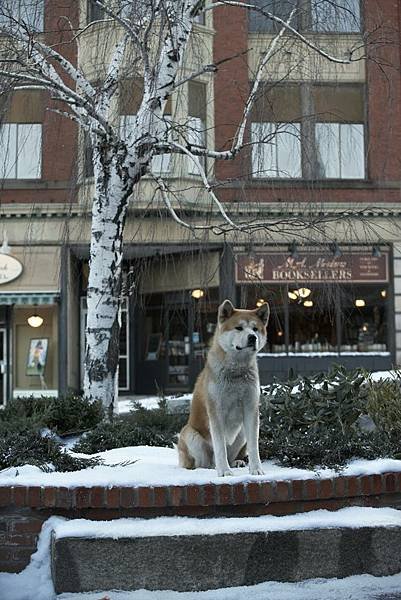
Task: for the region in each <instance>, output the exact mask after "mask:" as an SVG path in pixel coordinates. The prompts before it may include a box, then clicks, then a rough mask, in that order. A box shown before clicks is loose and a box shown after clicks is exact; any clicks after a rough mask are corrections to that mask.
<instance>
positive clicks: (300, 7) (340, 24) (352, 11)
mask: <svg viewBox="0 0 401 600" xmlns="http://www.w3.org/2000/svg"><path fill="white" fill-rule="evenodd" d="M251 1H252V4H254V5H255V6H257V7H259V8H261V9H263V10H265V11H266V12H270V13H273V14H274V15H275V16H277V17H280V18H281V19H283V21H287V20H288V18H289V16H290V14H291V12H292V11H293V10H294V9H295V12H294V15H293V18H292V22H291V25H292V27H294V29H298V30H299V31H308V30H312V31H316V32H324V33H353V32H358V31H360V28H361V15H360V0H336V1H335V2H334V1H333V0H251ZM248 22H249V25H248V26H249V31H250V32H252V33H275V32H277V31H279V30H280V27H281V26H280V24H279V23H275V22H274V21H272V20H271V19H269V18H268V17H265V16H264V15H262V14H261V13H260V12H258V11H253V10H250V11H249V19H248Z"/></svg>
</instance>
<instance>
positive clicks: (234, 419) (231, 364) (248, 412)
mask: <svg viewBox="0 0 401 600" xmlns="http://www.w3.org/2000/svg"><path fill="white" fill-rule="evenodd" d="M269 314H270V308H269V305H268V304H267V303H265V304H262V306H260V307H259V308H256V309H255V310H240V309H236V308H234V306H233V305H232V304H231V302H230V301H229V300H225V301H224V302H223V304H221V306H220V307H219V310H218V323H217V327H216V331H215V334H214V337H213V341H212V345H211V347H210V350H209V353H208V357H207V361H206V366H205V368H204V369H203V371H202V372H201V373H200V375H199V377H198V379H197V381H196V384H195V388H194V393H193V398H192V404H191V412H190V415H189V420H188V423H187V424H186V425H185V427H184V428H183V429H182V430H181V433H180V435H179V439H178V444H177V447H178V455H179V464H180V466H182V467H185V468H187V469H196V468H197V467H203V468H210V467H216V470H217V474H218V475H219V476H226V475H232V474H233V473H232V471H231V469H230V467H234V466H238V464H241V463H242V464H244V463H243V461H242V460H241V459H242V458H244V457H245V455H246V454H248V459H249V472H250V473H251V474H252V475H263V470H262V465H261V462H260V457H259V445H258V440H259V396H260V384H259V372H258V366H257V364H256V353H257V352H258V351H259V350H261V349H262V348H263V346H264V345H265V343H266V325H267V322H268V320H269Z"/></svg>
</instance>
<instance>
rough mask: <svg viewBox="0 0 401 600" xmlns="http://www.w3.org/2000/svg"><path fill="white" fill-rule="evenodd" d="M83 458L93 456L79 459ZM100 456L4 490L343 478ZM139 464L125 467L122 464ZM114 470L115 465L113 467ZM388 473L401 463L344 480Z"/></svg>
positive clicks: (351, 471)
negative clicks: (227, 471) (221, 471)
mask: <svg viewBox="0 0 401 600" xmlns="http://www.w3.org/2000/svg"><path fill="white" fill-rule="evenodd" d="M77 456H87V455H83V454H79V455H77ZM97 456H100V457H101V458H103V459H104V461H105V464H104V465H99V466H97V467H94V468H92V469H83V470H82V471H73V472H69V473H60V472H55V473H45V472H43V471H42V470H41V469H40V468H39V467H36V466H32V465H24V466H22V467H12V468H10V469H6V470H4V471H2V472H1V473H0V486H11V485H16V486H50V487H60V486H61V487H66V488H75V487H94V486H103V487H112V486H118V487H139V486H144V487H154V486H171V485H175V486H181V485H202V484H203V485H204V484H208V483H213V484H222V483H225V484H235V483H246V482H250V481H258V482H264V481H267V482H268V481H288V480H290V479H292V480H303V479H314V478H316V479H328V478H332V477H338V473H336V472H335V471H334V470H332V469H321V470H316V471H311V470H307V469H296V468H289V467H281V466H279V465H277V464H275V462H274V461H272V460H269V461H265V462H264V463H263V468H264V471H265V475H258V476H255V475H249V472H248V468H247V467H242V468H237V469H233V472H234V476H233V477H225V478H222V477H217V475H216V471H215V470H214V469H195V470H193V471H190V470H187V469H183V468H181V467H179V466H178V460H177V453H176V451H175V450H174V449H173V448H156V447H150V446H133V447H128V448H116V449H114V450H108V451H106V452H100V453H99V454H98V455H97ZM127 461H128V462H131V463H132V462H133V461H136V462H133V464H128V465H125V466H123V465H120V466H119V463H125V462H127ZM112 465H114V466H112ZM386 472H401V460H394V459H377V460H362V459H355V460H352V461H350V462H349V464H348V465H347V466H346V467H345V468H344V469H343V470H342V471H341V475H342V476H348V477H349V476H361V475H372V474H380V473H386Z"/></svg>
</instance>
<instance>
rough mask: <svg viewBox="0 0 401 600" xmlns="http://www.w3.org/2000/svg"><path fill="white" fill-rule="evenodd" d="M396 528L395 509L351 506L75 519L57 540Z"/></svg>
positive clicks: (399, 519)
mask: <svg viewBox="0 0 401 600" xmlns="http://www.w3.org/2000/svg"><path fill="white" fill-rule="evenodd" d="M374 526H382V527H392V526H398V527H400V526H401V511H399V510H396V509H395V508H371V507H361V506H351V507H347V508H341V509H340V510H337V511H334V512H333V511H329V510H314V511H310V512H307V513H298V514H295V515H286V516H283V517H276V516H274V515H262V516H260V517H230V518H227V517H215V518H212V519H202V527H199V519H196V518H194V517H157V518H155V519H133V518H128V519H115V520H113V521H91V520H89V519H73V520H71V521H61V522H59V523H56V524H55V526H54V530H55V534H56V537H57V538H64V537H90V538H112V539H114V540H115V539H120V538H124V537H148V536H151V537H155V536H170V535H216V534H221V533H227V534H231V533H239V532H254V531H286V530H295V529H319V528H331V529H332V528H334V527H350V528H351V529H357V528H360V527H374Z"/></svg>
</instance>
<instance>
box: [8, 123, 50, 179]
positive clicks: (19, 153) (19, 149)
mask: <svg viewBox="0 0 401 600" xmlns="http://www.w3.org/2000/svg"><path fill="white" fill-rule="evenodd" d="M6 127H7V128H15V134H13V137H14V139H13V143H14V144H15V147H14V149H13V150H12V152H13V154H12V160H13V165H12V175H13V176H11V177H7V176H4V177H2V178H1V179H2V180H3V181H10V180H11V181H38V180H41V179H42V167H43V156H42V152H43V124H42V123H2V125H1V126H0V130H4V128H6ZM32 127H35V128H40V129H35V130H33V131H36V132H37V133H39V134H40V135H39V140H38V142H39V144H40V148H39V150H38V159H39V163H38V166H37V173H38V176H37V177H20V176H19V171H20V170H23V166H22V165H21V164H20V161H21V160H23V157H24V152H23V147H24V145H25V144H30V141H28V139H27V138H26V139H25V141H21V139H20V135H22V132H21V133H20V129H21V128H32ZM0 136H2V133H1V134H0ZM28 136H29V132H28Z"/></svg>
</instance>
